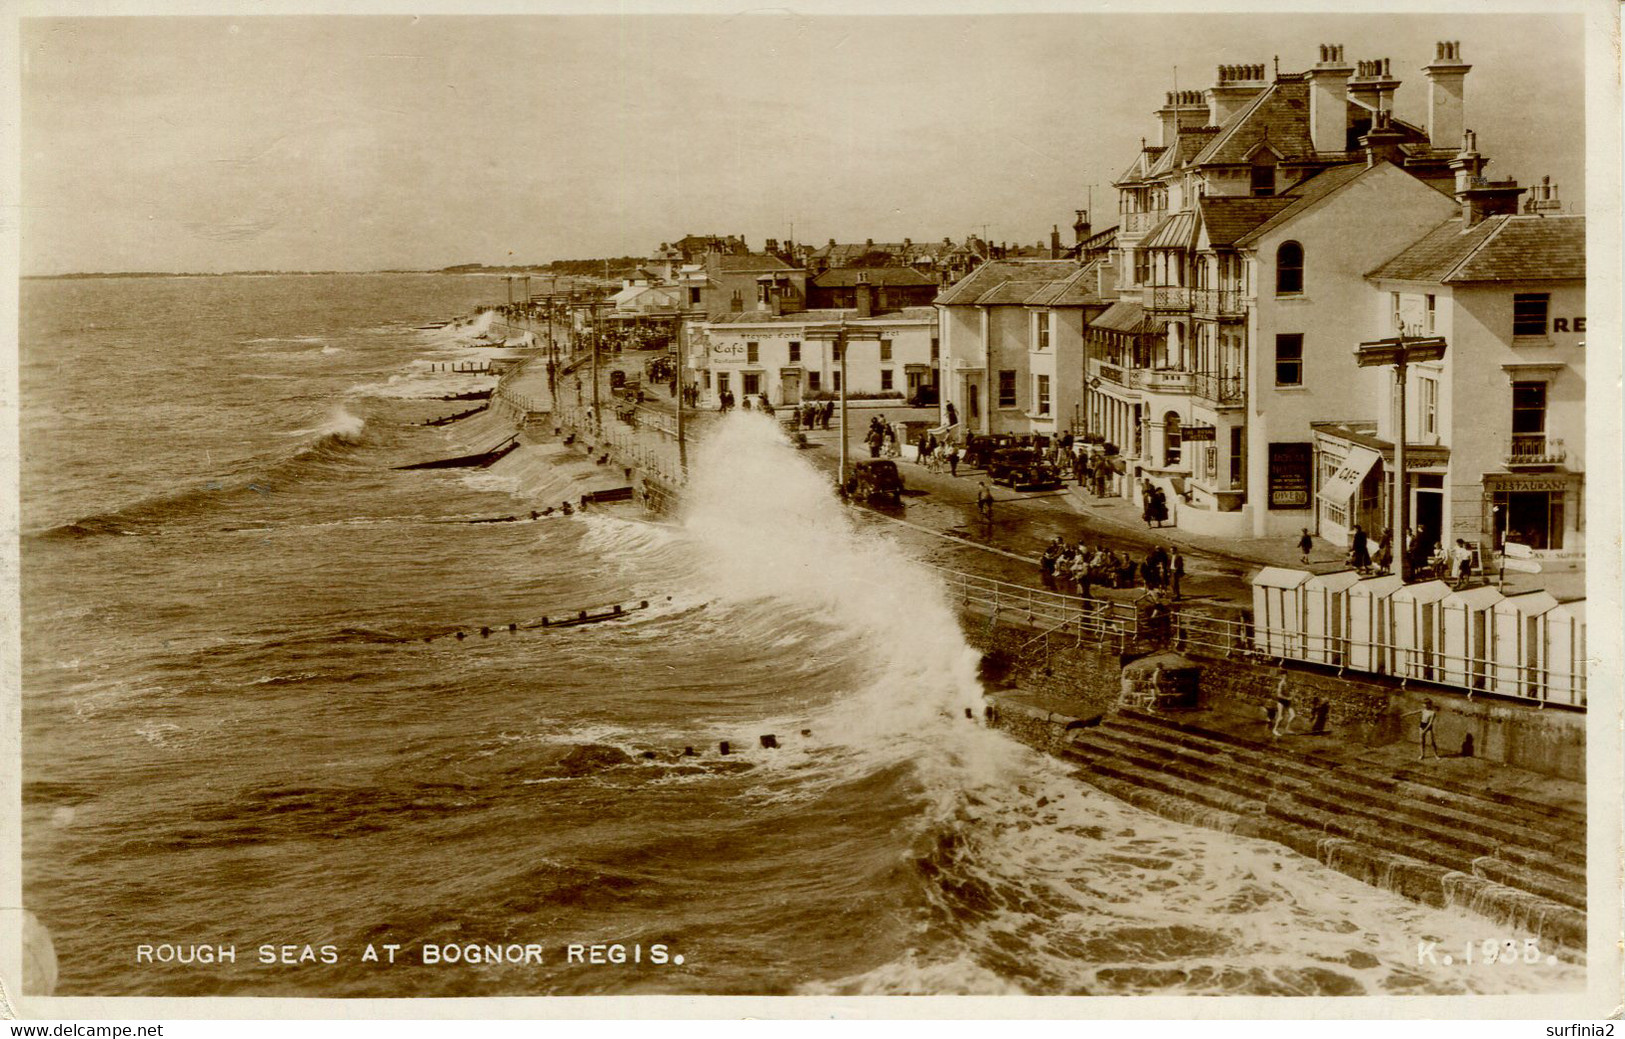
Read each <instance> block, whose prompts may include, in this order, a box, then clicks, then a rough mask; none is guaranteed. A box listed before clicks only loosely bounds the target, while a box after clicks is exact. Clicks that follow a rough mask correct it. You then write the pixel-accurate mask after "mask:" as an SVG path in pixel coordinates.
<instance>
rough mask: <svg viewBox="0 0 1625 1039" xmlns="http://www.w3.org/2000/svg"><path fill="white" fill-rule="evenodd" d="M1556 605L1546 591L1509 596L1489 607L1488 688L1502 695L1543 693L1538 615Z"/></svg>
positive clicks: (1542, 615)
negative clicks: (1489, 663) (1489, 667)
mask: <svg viewBox="0 0 1625 1039" xmlns="http://www.w3.org/2000/svg"><path fill="white" fill-rule="evenodd" d="M1556 606H1557V600H1556V599H1554V598H1552V597H1551V596H1550V595H1549V594H1547V593H1546V592H1525V593H1523V594H1522V595H1509V596H1507V597H1506V598H1505V599H1502V600H1501V601H1500V602H1498V603H1496V604H1495V606H1494V607H1493V608H1492V609H1491V610H1490V662H1491V665H1492V667H1491V670H1490V689H1491V690H1492V691H1493V692H1497V693H1501V694H1503V695H1506V696H1528V697H1535V698H1540V697H1542V696H1543V695H1544V694H1545V682H1544V681H1543V675H1542V673H1541V672H1542V670H1543V668H1544V665H1543V664H1542V663H1541V650H1543V649H1544V648H1545V646H1544V644H1543V643H1544V641H1545V640H1544V639H1543V638H1542V637H1541V630H1540V629H1541V618H1542V617H1544V616H1545V615H1546V613H1547V612H1548V611H1550V610H1552V609H1554V608H1556Z"/></svg>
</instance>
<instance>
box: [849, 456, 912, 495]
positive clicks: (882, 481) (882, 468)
mask: <svg viewBox="0 0 1625 1039" xmlns="http://www.w3.org/2000/svg"><path fill="white" fill-rule="evenodd" d="M846 493H847V495H848V496H849V497H853V498H858V499H861V500H864V501H877V500H880V501H889V502H891V503H892V504H893V505H898V504H901V503H902V500H903V475H902V474H901V473H899V472H898V471H897V463H896V462H893V461H892V460H891V459H889V458H865V459H862V460H861V461H859V462H858V463H857V464H856V465H854V466H853V467H852V475H851V476H849V477H847V480H846Z"/></svg>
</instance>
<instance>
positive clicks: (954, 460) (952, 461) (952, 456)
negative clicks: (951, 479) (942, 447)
mask: <svg viewBox="0 0 1625 1039" xmlns="http://www.w3.org/2000/svg"><path fill="white" fill-rule="evenodd" d="M948 475H949V476H958V475H959V448H957V447H954V446H953V445H949V447H948Z"/></svg>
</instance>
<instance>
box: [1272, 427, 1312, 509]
mask: <svg viewBox="0 0 1625 1039" xmlns="http://www.w3.org/2000/svg"><path fill="white" fill-rule="evenodd" d="M1314 457H1315V454H1314V445H1313V444H1307V443H1288V444H1271V445H1270V450H1269V481H1270V508H1272V509H1307V508H1308V507H1309V487H1310V479H1311V477H1312V476H1313V473H1314Z"/></svg>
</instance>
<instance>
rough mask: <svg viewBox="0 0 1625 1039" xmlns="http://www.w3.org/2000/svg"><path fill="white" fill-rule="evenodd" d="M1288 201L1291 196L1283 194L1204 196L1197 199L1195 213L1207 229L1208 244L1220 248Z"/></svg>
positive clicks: (1271, 214) (1268, 216)
mask: <svg viewBox="0 0 1625 1039" xmlns="http://www.w3.org/2000/svg"><path fill="white" fill-rule="evenodd" d="M1291 204H1292V199H1291V198H1290V197H1289V196H1286V195H1272V196H1270V197H1268V198H1252V197H1249V196H1246V195H1239V196H1225V195H1204V196H1202V197H1201V198H1200V199H1197V201H1196V212H1197V217H1198V219H1199V220H1200V221H1201V227H1202V228H1203V229H1204V230H1206V231H1207V240H1208V244H1209V245H1212V246H1214V247H1215V248H1221V249H1222V248H1227V247H1229V246H1232V245H1234V244H1236V239H1238V238H1240V237H1241V236H1242V235H1244V234H1246V233H1247V232H1248V231H1251V230H1252V229H1253V228H1255V227H1257V226H1258V225H1259V224H1262V223H1263V222H1264V221H1266V220H1268V219H1269V218H1270V217H1272V216H1274V215H1275V214H1276V213H1279V212H1280V211H1281V210H1283V209H1285V208H1286V207H1287V206H1290V205H1291Z"/></svg>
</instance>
